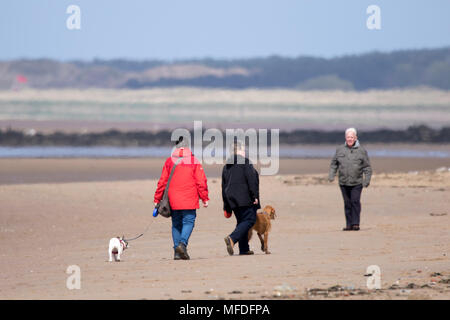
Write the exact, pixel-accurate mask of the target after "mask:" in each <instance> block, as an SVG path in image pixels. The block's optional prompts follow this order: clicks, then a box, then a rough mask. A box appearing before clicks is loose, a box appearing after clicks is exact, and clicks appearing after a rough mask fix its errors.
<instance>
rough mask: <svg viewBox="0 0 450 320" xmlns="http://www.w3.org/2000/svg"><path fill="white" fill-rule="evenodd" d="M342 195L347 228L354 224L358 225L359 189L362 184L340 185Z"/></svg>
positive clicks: (360, 189) (359, 212) (359, 213)
mask: <svg viewBox="0 0 450 320" xmlns="http://www.w3.org/2000/svg"><path fill="white" fill-rule="evenodd" d="M340 188H341V192H342V197H343V198H344V209H345V222H346V227H347V228H349V227H351V226H353V225H355V224H357V225H359V218H360V215H361V201H360V200H361V191H362V188H363V187H362V184H359V185H357V186H342V185H340Z"/></svg>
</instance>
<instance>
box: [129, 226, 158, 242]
mask: <svg viewBox="0 0 450 320" xmlns="http://www.w3.org/2000/svg"><path fill="white" fill-rule="evenodd" d="M151 224H152V223H151V222H150V223H149V224H148V226H147V228H145V230H144V232H142V233H141V234H140V235H138V236H137V237H134V238H131V239H123V240H125V241H127V242H128V241H132V240H136V239H139V238H140V237H142V236H143V235H144V234H145V233H146V232H147V230H148V228H150V225H151Z"/></svg>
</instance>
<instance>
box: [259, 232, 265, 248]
mask: <svg viewBox="0 0 450 320" xmlns="http://www.w3.org/2000/svg"><path fill="white" fill-rule="evenodd" d="M258 237H259V241H261V251H264V240H263V238H262V235H261V234H260V233H258Z"/></svg>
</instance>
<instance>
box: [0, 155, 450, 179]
mask: <svg viewBox="0 0 450 320" xmlns="http://www.w3.org/2000/svg"><path fill="white" fill-rule="evenodd" d="M371 162H372V168H373V171H374V172H375V173H392V172H410V171H423V170H435V169H437V168H440V167H444V166H445V167H450V159H446V158H443V159H440V158H373V159H371ZM163 163H164V159H162V158H147V159H0V184H28V183H67V182H88V181H126V180H148V179H158V178H159V176H160V174H161V170H162V165H163ZM329 165H330V160H329V159H280V168H279V172H278V173H279V174H283V175H286V174H313V173H314V174H326V173H328V168H329ZM204 169H205V172H206V174H207V176H208V177H220V175H221V172H222V171H221V170H222V165H205V166H204Z"/></svg>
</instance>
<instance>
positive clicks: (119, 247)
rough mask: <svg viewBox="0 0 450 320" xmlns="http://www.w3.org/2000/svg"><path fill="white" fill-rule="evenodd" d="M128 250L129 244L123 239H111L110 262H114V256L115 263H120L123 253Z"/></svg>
mask: <svg viewBox="0 0 450 320" xmlns="http://www.w3.org/2000/svg"><path fill="white" fill-rule="evenodd" d="M126 248H128V242H127V241H126V240H124V238H123V236H122V237H116V238H111V240H109V249H108V253H109V262H112V258H113V256H114V260H115V261H120V255H121V254H122V252H123V251H124V250H125V249H126Z"/></svg>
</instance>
